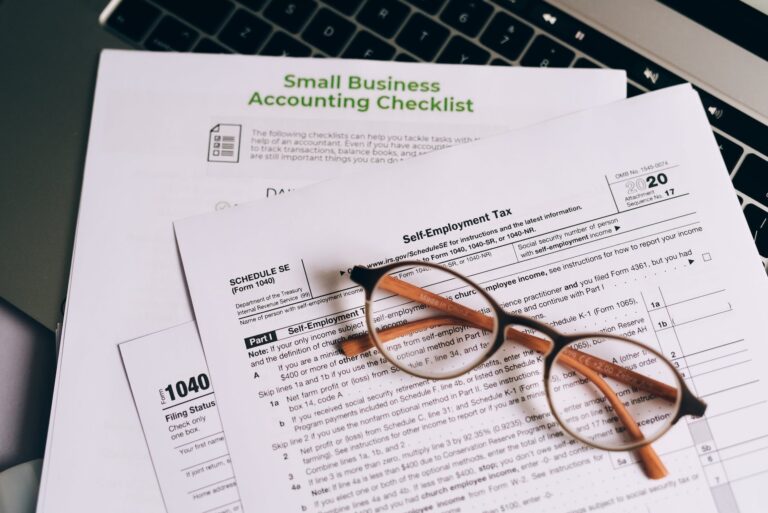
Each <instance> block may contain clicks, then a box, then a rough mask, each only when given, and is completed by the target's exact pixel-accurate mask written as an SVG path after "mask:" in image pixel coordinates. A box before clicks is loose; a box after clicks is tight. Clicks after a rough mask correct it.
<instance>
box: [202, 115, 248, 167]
mask: <svg viewBox="0 0 768 513" xmlns="http://www.w3.org/2000/svg"><path fill="white" fill-rule="evenodd" d="M242 130H243V127H242V125H231V124H223V123H220V124H218V125H216V126H214V127H213V128H211V131H210V133H209V134H208V162H230V163H237V162H239V161H240V134H241V132H242Z"/></svg>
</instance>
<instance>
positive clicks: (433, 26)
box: [397, 13, 449, 61]
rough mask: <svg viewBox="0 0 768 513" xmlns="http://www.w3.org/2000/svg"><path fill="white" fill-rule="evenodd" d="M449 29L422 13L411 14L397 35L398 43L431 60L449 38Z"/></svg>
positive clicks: (424, 58) (422, 57)
mask: <svg viewBox="0 0 768 513" xmlns="http://www.w3.org/2000/svg"><path fill="white" fill-rule="evenodd" d="M448 33H449V32H448V29H447V28H445V27H443V26H442V25H438V24H437V23H435V22H434V21H432V20H431V19H429V18H427V17H426V16H424V15H423V14H421V13H416V14H414V15H413V16H411V19H409V20H408V23H406V24H405V27H404V28H403V30H402V31H400V35H398V36H397V44H399V45H400V46H402V47H403V48H405V49H406V50H408V51H410V52H412V53H413V54H414V55H416V56H417V57H419V58H421V59H422V60H425V61H431V60H432V59H434V58H435V55H437V51H438V50H439V49H440V47H441V46H443V43H444V42H445V40H446V39H448Z"/></svg>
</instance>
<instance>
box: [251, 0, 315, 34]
mask: <svg viewBox="0 0 768 513" xmlns="http://www.w3.org/2000/svg"><path fill="white" fill-rule="evenodd" d="M316 8H317V3H315V2H314V0H294V1H292V2H286V1H284V0H272V2H271V3H270V4H269V5H268V6H267V8H266V9H264V17H265V18H267V19H268V20H270V21H274V22H275V23H277V24H278V25H280V26H281V27H283V28H284V29H285V30H287V31H289V32H298V31H299V30H301V27H303V26H304V23H306V22H307V20H308V19H309V16H310V15H311V14H312V13H313V12H314V11H315V9H316Z"/></svg>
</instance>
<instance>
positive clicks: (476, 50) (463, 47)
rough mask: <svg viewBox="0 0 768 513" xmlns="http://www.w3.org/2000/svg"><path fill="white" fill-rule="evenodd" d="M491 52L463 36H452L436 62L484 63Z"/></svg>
mask: <svg viewBox="0 0 768 513" xmlns="http://www.w3.org/2000/svg"><path fill="white" fill-rule="evenodd" d="M490 57H491V54H490V53H488V52H486V51H485V50H483V49H482V48H480V47H479V46H476V45H474V44H472V43H470V42H469V41H467V40H466V39H464V38H463V37H460V36H453V38H451V40H450V41H449V42H448V45H446V47H445V50H443V53H441V54H440V57H438V58H437V62H444V63H447V64H485V63H486V62H488V59H489V58H490Z"/></svg>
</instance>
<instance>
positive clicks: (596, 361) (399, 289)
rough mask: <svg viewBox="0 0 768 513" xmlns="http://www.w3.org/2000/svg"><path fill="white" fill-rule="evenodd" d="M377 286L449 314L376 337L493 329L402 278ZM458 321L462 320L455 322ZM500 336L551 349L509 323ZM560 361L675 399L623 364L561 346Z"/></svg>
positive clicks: (348, 346)
mask: <svg viewBox="0 0 768 513" xmlns="http://www.w3.org/2000/svg"><path fill="white" fill-rule="evenodd" d="M379 286H380V287H382V288H384V289H385V290H388V291H389V292H393V293H395V294H398V295H400V296H403V297H405V298H407V299H411V300H413V301H417V302H419V303H423V304H426V305H429V306H432V307H435V308H437V309H439V310H442V311H444V312H446V313H449V314H451V315H449V316H438V317H431V318H429V319H421V320H419V321H414V322H410V323H408V324H404V325H401V326H395V327H392V328H387V329H384V330H382V331H379V332H378V336H379V338H380V339H381V340H383V341H385V342H387V341H389V340H392V339H394V338H397V337H401V336H403V335H408V334H410V333H413V332H415V331H418V330H422V329H426V328H432V327H437V326H444V325H450V324H453V325H456V324H462V325H465V326H473V327H477V328H481V329H485V330H488V331H493V329H494V321H493V319H492V318H491V317H488V316H487V315H485V314H483V313H481V312H476V311H475V310H472V309H471V308H467V307H466V306H464V305H461V304H458V303H454V302H453V301H450V300H448V299H445V298H444V297H442V296H439V295H437V294H434V293H432V292H429V291H427V290H424V289H422V288H421V287H416V286H415V285H411V284H409V283H406V282H404V281H402V280H398V279H397V278H393V277H391V276H386V277H384V278H382V279H381V281H379ZM458 320H462V321H466V322H463V323H462V322H457V321H458ZM504 335H505V336H506V337H507V338H508V339H509V340H512V341H514V342H518V343H519V344H522V345H523V346H525V347H527V348H528V349H533V350H534V351H537V352H539V353H542V354H545V353H547V352H548V351H549V350H550V349H551V345H552V343H551V342H550V341H548V340H544V339H541V338H539V337H535V336H533V335H529V334H528V333H524V332H522V331H519V330H516V329H514V328H513V327H511V326H510V327H509V328H507V331H506V333H505V334H504ZM372 347H373V342H372V341H371V339H370V337H369V335H367V334H366V335H363V336H361V337H356V338H352V339H348V340H345V341H343V342H342V343H341V350H342V352H343V353H344V354H345V355H346V356H355V355H358V354H360V353H363V352H365V351H368V350H369V349H371V348H372ZM560 360H561V361H562V362H563V363H564V364H567V365H569V366H571V365H570V363H572V361H574V360H576V361H579V362H581V363H582V364H584V365H586V366H587V367H589V368H590V369H593V370H595V371H597V372H599V373H600V374H603V375H604V376H607V377H609V378H613V379H615V380H616V381H619V382H620V383H624V384H625V385H630V386H633V387H636V388H639V389H640V390H643V391H645V392H649V393H651V394H653V395H655V396H656V397H659V398H662V399H665V400H667V401H670V402H675V401H676V400H677V389H675V388H674V387H671V386H669V385H667V384H665V383H661V382H660V381H656V380H654V379H651V378H648V377H646V376H643V375H642V374H638V373H637V372H633V371H631V370H629V369H625V368H624V367H622V366H620V365H616V364H614V363H613V362H609V361H606V360H603V359H601V358H596V357H594V356H591V355H588V354H586V353H583V352H581V351H578V350H576V349H571V348H566V349H564V350H563V353H562V354H561V356H560Z"/></svg>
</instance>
